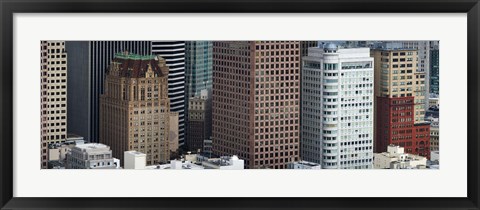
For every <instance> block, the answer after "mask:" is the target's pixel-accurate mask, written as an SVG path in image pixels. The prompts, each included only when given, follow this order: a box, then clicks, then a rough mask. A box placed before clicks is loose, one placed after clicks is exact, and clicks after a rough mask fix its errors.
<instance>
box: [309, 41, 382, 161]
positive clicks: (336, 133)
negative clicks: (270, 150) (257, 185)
mask: <svg viewBox="0 0 480 210" xmlns="http://www.w3.org/2000/svg"><path fill="white" fill-rule="evenodd" d="M373 83H374V81H373V58H371V57H370V49H369V48H351V49H339V48H338V46H337V45H335V44H333V43H328V44H326V45H325V46H324V47H323V48H310V49H309V53H308V56H307V57H303V69H302V124H301V125H302V130H301V131H302V139H301V145H302V149H301V158H302V160H306V161H310V162H315V163H320V164H321V165H322V168H327V169H357V168H372V162H373Z"/></svg>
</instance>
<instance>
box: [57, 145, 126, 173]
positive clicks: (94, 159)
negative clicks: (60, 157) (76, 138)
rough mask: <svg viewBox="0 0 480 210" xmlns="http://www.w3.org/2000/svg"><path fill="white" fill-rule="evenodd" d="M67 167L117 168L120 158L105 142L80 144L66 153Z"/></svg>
mask: <svg viewBox="0 0 480 210" xmlns="http://www.w3.org/2000/svg"><path fill="white" fill-rule="evenodd" d="M66 156H67V157H66V165H65V166H66V167H65V168H66V169H117V168H119V163H118V160H115V158H113V156H112V150H110V147H109V146H107V145H104V144H98V143H88V144H78V145H75V147H73V148H72V149H71V150H70V152H68V153H67V155H66Z"/></svg>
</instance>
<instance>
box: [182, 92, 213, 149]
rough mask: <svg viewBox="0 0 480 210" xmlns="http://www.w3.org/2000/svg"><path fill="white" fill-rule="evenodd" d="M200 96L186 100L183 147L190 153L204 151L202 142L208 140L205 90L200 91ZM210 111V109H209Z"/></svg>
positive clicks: (209, 126) (208, 126)
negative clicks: (186, 109) (185, 146)
mask: <svg viewBox="0 0 480 210" xmlns="http://www.w3.org/2000/svg"><path fill="white" fill-rule="evenodd" d="M202 93H203V94H202V95H198V96H196V97H190V99H189V100H188V120H187V132H186V134H187V135H186V137H187V138H186V141H185V145H187V148H188V149H189V150H190V151H195V152H197V151H199V150H200V151H201V152H203V151H204V148H203V144H204V143H203V142H204V141H205V139H208V138H209V136H207V131H206V130H207V128H211V125H207V122H206V110H207V90H203V91H202ZM210 110H211V109H210Z"/></svg>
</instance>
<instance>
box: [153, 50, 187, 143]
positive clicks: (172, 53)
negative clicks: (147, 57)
mask: <svg viewBox="0 0 480 210" xmlns="http://www.w3.org/2000/svg"><path fill="white" fill-rule="evenodd" d="M151 52H152V54H154V55H160V56H161V57H162V58H164V59H165V60H166V62H167V66H168V67H169V69H170V72H169V74H168V97H169V98H170V110H171V111H172V112H178V126H179V127H178V135H179V137H178V141H179V144H180V145H183V144H184V141H185V42H184V41H152V50H151Z"/></svg>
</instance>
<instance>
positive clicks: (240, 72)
mask: <svg viewBox="0 0 480 210" xmlns="http://www.w3.org/2000/svg"><path fill="white" fill-rule="evenodd" d="M212 104H213V105H212V107H213V128H212V132H213V134H212V137H213V139H212V141H213V153H214V154H216V155H219V156H231V155H237V156H239V158H240V159H243V160H245V165H246V167H247V168H275V169H282V168H286V166H287V164H288V163H290V162H295V161H298V160H299V158H300V157H299V124H300V122H299V118H300V110H299V108H300V42H299V41H221V42H214V43H213V103H212Z"/></svg>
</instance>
